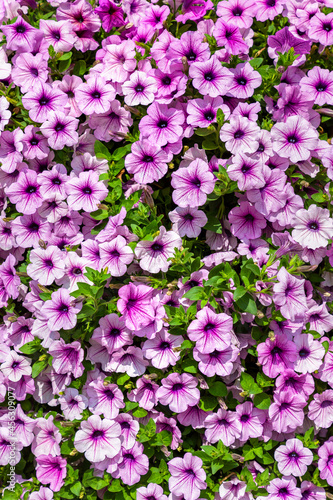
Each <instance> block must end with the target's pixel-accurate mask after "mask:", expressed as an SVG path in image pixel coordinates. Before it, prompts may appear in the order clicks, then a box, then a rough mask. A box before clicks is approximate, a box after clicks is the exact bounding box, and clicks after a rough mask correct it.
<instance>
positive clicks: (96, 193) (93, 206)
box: [66, 171, 108, 212]
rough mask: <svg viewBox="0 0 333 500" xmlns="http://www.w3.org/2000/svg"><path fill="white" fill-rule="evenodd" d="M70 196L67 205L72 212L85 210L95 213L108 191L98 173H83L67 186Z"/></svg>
mask: <svg viewBox="0 0 333 500" xmlns="http://www.w3.org/2000/svg"><path fill="white" fill-rule="evenodd" d="M66 192H67V194H68V198H67V203H68V204H69V205H70V207H71V208H72V210H81V209H82V210H85V211H86V212H93V211H94V210H97V208H98V204H99V203H100V202H101V201H102V200H104V198H106V196H107V194H108V190H107V188H106V187H105V185H104V183H103V182H101V181H99V175H98V174H97V173H96V172H93V171H88V172H81V173H80V174H79V176H78V177H73V178H72V179H71V180H70V181H69V182H67V184H66Z"/></svg>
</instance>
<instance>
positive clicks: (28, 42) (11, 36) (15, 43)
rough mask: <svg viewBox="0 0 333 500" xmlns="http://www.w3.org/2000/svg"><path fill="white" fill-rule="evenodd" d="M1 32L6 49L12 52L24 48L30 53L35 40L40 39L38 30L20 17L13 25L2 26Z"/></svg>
mask: <svg viewBox="0 0 333 500" xmlns="http://www.w3.org/2000/svg"><path fill="white" fill-rule="evenodd" d="M1 31H2V32H3V33H4V35H5V36H6V46H7V48H8V49H9V50H14V51H15V50H17V49H22V48H24V49H25V50H26V51H27V52H32V51H33V44H34V42H35V40H36V39H37V37H39V38H40V37H41V36H40V32H39V30H37V29H36V28H34V27H33V26H31V25H30V24H28V23H27V22H26V21H25V20H24V19H23V18H22V17H21V16H18V17H17V19H16V21H15V22H14V23H13V24H7V25H2V26H1Z"/></svg>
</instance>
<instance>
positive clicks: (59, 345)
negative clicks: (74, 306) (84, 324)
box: [44, 292, 84, 378]
mask: <svg viewBox="0 0 333 500" xmlns="http://www.w3.org/2000/svg"><path fill="white" fill-rule="evenodd" d="M55 293H56V292H55ZM44 307H45V306H44ZM49 353H50V354H51V356H52V357H53V359H52V367H53V369H54V371H55V372H56V373H59V374H61V375H62V374H65V373H66V374H67V373H71V374H73V376H74V377H75V378H79V377H81V375H82V374H83V371H84V367H83V364H82V361H83V358H84V351H83V349H82V348H81V344H80V342H72V343H70V344H66V342H65V341H64V340H63V339H60V340H57V341H55V342H53V343H52V346H51V347H50V348H49Z"/></svg>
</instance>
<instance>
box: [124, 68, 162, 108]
mask: <svg viewBox="0 0 333 500" xmlns="http://www.w3.org/2000/svg"><path fill="white" fill-rule="evenodd" d="M122 89H123V93H124V95H125V99H124V100H125V103H126V104H128V105H129V106H137V105H138V104H142V105H144V106H147V105H148V104H150V103H152V102H153V100H154V95H155V94H156V92H157V85H156V82H155V79H154V78H153V77H151V76H147V75H146V73H145V72H144V71H135V72H134V73H132V74H131V76H130V78H129V80H128V81H127V82H125V83H124V84H123V86H122Z"/></svg>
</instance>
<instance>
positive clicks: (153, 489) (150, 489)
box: [136, 483, 168, 500]
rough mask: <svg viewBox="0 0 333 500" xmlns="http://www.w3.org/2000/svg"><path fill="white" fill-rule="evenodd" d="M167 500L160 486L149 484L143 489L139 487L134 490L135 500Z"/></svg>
mask: <svg viewBox="0 0 333 500" xmlns="http://www.w3.org/2000/svg"><path fill="white" fill-rule="evenodd" d="M153 499H154V500H168V497H167V496H166V495H164V493H163V489H162V486H160V485H159V484H155V483H149V484H148V486H147V487H146V488H145V487H144V486H141V487H140V488H138V489H137V490H136V500H153Z"/></svg>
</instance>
